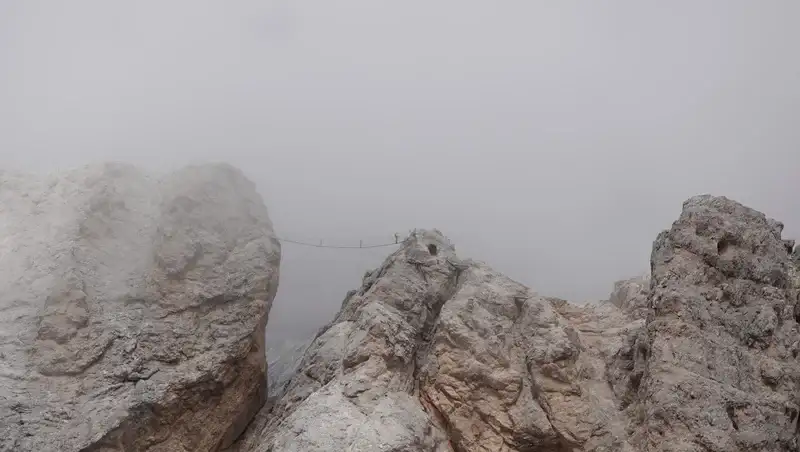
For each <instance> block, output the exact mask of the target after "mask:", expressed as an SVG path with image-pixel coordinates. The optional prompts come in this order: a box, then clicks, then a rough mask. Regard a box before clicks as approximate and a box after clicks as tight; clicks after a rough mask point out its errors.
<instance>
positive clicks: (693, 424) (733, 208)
mask: <svg viewBox="0 0 800 452" xmlns="http://www.w3.org/2000/svg"><path fill="white" fill-rule="evenodd" d="M782 228H783V225H782V224H781V223H779V222H777V221H774V220H770V219H768V218H767V217H765V216H764V215H763V214H762V213H760V212H757V211H755V210H753V209H750V208H748V207H745V206H743V205H741V204H738V203H736V202H734V201H731V200H729V199H726V198H722V197H712V196H707V195H704V196H698V197H694V198H691V199H689V200H688V201H686V202H685V203H684V206H683V212H682V213H681V215H680V218H679V219H678V220H677V221H676V222H675V223H674V224H673V225H672V228H671V229H670V230H668V231H664V232H663V233H662V234H660V235H659V236H658V238H657V239H656V241H655V243H654V246H653V254H652V260H651V267H652V278H653V281H652V282H653V283H652V293H651V294H650V306H651V313H650V315H649V316H648V321H647V325H646V330H645V331H644V332H643V334H642V335H640V336H639V337H638V338H637V339H636V340H635V341H634V344H633V345H632V350H633V351H634V353H633V355H635V357H634V360H636V361H639V363H638V365H637V364H636V363H635V364H634V367H636V368H637V369H639V372H640V374H641V376H640V377H637V378H635V379H632V380H631V384H632V385H634V387H633V388H631V390H632V391H634V392H635V393H636V394H637V395H636V398H637V400H635V401H634V402H633V404H632V405H631V407H629V412H630V415H631V417H632V419H633V421H634V422H635V423H636V424H635V426H636V427H635V429H634V432H633V436H632V438H631V441H632V442H633V443H634V444H636V447H637V450H641V451H643V452H650V451H664V452H666V451H669V452H700V451H704V452H705V451H731V452H744V451H763V452H777V451H787V452H788V451H796V450H798V431H799V430H798V413H800V406H798V399H797V398H798V388H799V387H800V386H799V385H800V365H798V361H797V357H798V352H800V347H799V344H798V338H800V336H798V325H797V321H796V320H797V319H796V316H795V312H796V311H795V303H796V300H797V289H798V288H797V287H796V285H795V284H796V283H794V282H793V281H792V276H793V271H794V270H793V269H792V266H791V265H790V255H789V253H790V251H791V246H792V243H791V242H789V241H785V240H783V239H782V238H781V230H782Z"/></svg>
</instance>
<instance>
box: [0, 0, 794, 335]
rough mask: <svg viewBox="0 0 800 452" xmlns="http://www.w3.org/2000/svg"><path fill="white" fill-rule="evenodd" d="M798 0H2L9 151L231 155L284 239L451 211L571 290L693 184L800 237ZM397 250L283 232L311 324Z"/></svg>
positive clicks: (274, 323) (282, 296)
mask: <svg viewBox="0 0 800 452" xmlns="http://www.w3.org/2000/svg"><path fill="white" fill-rule="evenodd" d="M798 20H800V2H796V1H793V0H785V1H780V0H774V1H771V2H752V1H734V0H717V1H705V2H692V1H676V2H668V3H667V2H663V3H662V2H658V3H656V2H642V1H633V0H630V1H623V0H619V1H603V2H537V1H524V2H523V1H507V2H478V1H471V0H469V1H463V0H462V1H459V2H455V1H439V2H417V1H405V2H375V1H366V0H365V1H353V0H342V1H337V2H322V1H306V0H297V1H291V2H290V1H274V0H264V1H258V2H255V1H238V2H218V1H197V0H193V1H172V2H155V1H144V2H125V3H121V2H108V1H100V0H96V1H95V0H93V1H73V2H52V1H32V0H25V1H21V0H18V1H14V0H9V1H4V2H0V165H2V166H3V167H5V168H13V169H19V170H26V171H48V170H54V169H59V168H68V167H74V166H79V165H82V164H85V163H90V162H97V161H103V160H118V161H127V162H132V163H135V164H138V165H143V166H146V167H149V168H154V169H158V170H167V169H170V168H174V167H177V166H181V165H184V164H188V163H199V162H207V161H227V162H230V163H232V164H234V165H236V166H238V167H240V168H242V170H243V171H244V172H245V173H246V174H247V175H248V177H250V178H251V179H252V180H253V181H254V182H255V183H256V184H257V186H258V188H259V190H260V192H261V193H262V195H263V197H264V199H265V202H266V203H267V205H268V207H269V209H270V213H271V216H272V219H273V222H274V223H275V227H276V231H277V232H278V234H279V235H281V236H283V237H286V238H290V239H296V240H307V241H311V242H318V241H319V240H323V241H324V242H325V243H329V244H344V245H357V244H358V243H359V241H361V240H363V241H364V243H365V244H374V243H381V242H386V241H392V240H393V235H394V233H396V232H397V233H407V231H408V230H409V229H411V228H431V227H435V228H438V229H440V230H441V231H443V232H444V233H445V234H446V235H448V237H450V238H451V240H452V241H453V242H454V243H455V245H456V247H457V250H459V252H460V254H461V255H462V256H464V257H472V258H476V259H480V260H484V261H486V262H488V263H490V264H491V265H493V266H494V267H495V268H497V269H498V270H501V271H503V272H505V273H507V274H508V275H509V276H511V277H513V278H515V279H517V280H519V281H521V282H524V283H526V284H528V285H530V286H532V287H533V288H534V289H536V290H537V291H539V292H540V293H543V294H547V295H554V296H560V297H563V298H567V299H571V300H574V301H577V302H580V301H584V300H589V299H601V298H604V297H606V296H607V295H608V293H609V291H610V290H611V286H612V283H613V282H614V281H615V280H618V279H622V278H626V277H630V276H634V275H636V274H638V273H641V272H643V271H646V270H647V269H648V259H649V254H650V247H651V244H652V240H653V239H654V238H655V236H656V234H657V233H658V232H659V231H660V230H662V229H665V228H667V227H669V225H670V223H671V222H672V221H673V220H674V219H675V218H676V217H677V215H678V213H679V212H680V208H681V203H682V202H683V201H684V200H685V199H686V198H688V197H689V196H692V195H695V194H699V193H712V194H718V195H725V196H728V197H730V198H733V199H736V200H738V201H740V202H743V203H745V204H747V205H750V206H752V207H755V208H757V209H759V210H761V211H763V212H765V213H767V214H768V215H770V216H772V217H775V218H777V219H779V220H782V221H784V222H785V223H786V226H787V227H786V229H785V231H784V236H786V237H800V206H798V198H797V193H798V184H797V174H798V170H800V152H798V143H799V142H800V127H798V126H797V125H798V118H800V59H798V58H797V55H798V48H797V46H798V43H800V27H797V23H798ZM391 250H392V248H391V247H389V248H378V249H372V250H336V249H333V250H330V249H316V248H304V247H299V246H296V245H292V244H285V245H284V247H283V252H284V254H283V264H282V270H281V284H280V290H279V294H278V298H277V299H276V301H275V304H274V306H273V310H272V313H271V316H270V325H269V327H268V336H271V337H273V338H275V339H281V338H300V337H304V336H307V335H309V334H313V332H314V331H315V330H316V329H317V328H318V327H319V326H320V324H322V323H324V322H326V321H327V320H329V319H330V318H331V316H332V315H333V314H334V313H335V312H336V310H338V308H339V305H340V303H341V300H342V298H343V297H344V295H345V293H346V291H347V290H349V289H351V288H356V287H357V286H358V285H359V284H360V279H361V276H362V275H363V273H364V271H365V270H367V269H369V268H372V267H374V266H376V265H378V264H379V263H380V262H381V261H382V260H383V258H384V257H385V256H386V255H387V254H388V253H389V252H391Z"/></svg>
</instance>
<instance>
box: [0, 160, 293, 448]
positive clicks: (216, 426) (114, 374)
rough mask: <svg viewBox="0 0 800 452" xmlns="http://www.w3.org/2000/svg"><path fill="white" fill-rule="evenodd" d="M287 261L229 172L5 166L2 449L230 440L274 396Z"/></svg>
mask: <svg viewBox="0 0 800 452" xmlns="http://www.w3.org/2000/svg"><path fill="white" fill-rule="evenodd" d="M279 259H280V248H279V245H278V243H277V242H276V241H275V240H274V238H273V233H272V227H271V224H270V221H269V218H268V217H267V211H266V209H265V207H264V205H263V203H262V201H261V199H260V197H259V196H258V195H257V194H256V192H255V190H254V186H253V185H252V184H251V183H250V182H249V181H247V180H246V179H245V178H244V176H242V174H241V173H239V172H238V171H237V170H235V169H233V168H231V167H228V166H224V165H218V166H199V167H191V168H187V169H184V170H182V171H178V172H176V173H174V174H171V175H169V176H166V177H151V176H148V175H146V174H143V173H142V172H140V171H139V170H137V169H135V168H132V167H129V166H125V165H116V164H108V165H101V166H93V167H87V168H84V169H80V170H75V171H70V172H67V173H63V174H60V175H54V176H50V177H40V178H37V177H33V176H29V175H18V174H10V173H0V450H2V451H9V452H11V451H13V452H27V451H35V452H48V451H53V452H55V451H59V452H69V451H82V452H111V451H126V452H128V451H153V452H156V451H164V452H166V451H169V452H183V451H186V452H189V451H192V452H194V451H216V450H219V449H221V448H224V447H227V446H228V445H229V444H230V443H231V442H232V441H233V440H234V439H235V438H236V437H237V436H238V435H239V434H240V433H241V431H242V430H243V429H244V428H245V427H246V425H247V423H248V422H249V420H250V419H251V418H252V416H253V415H254V414H255V413H256V412H257V411H258V409H259V408H260V407H261V405H262V403H263V401H264V397H265V393H266V385H265V370H266V369H265V367H266V361H265V356H264V339H263V338H264V326H265V324H266V321H267V313H268V311H269V307H270V303H271V301H272V299H273V296H274V293H275V291H276V289H277V282H278V263H279Z"/></svg>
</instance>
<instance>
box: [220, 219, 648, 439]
mask: <svg viewBox="0 0 800 452" xmlns="http://www.w3.org/2000/svg"><path fill="white" fill-rule="evenodd" d="M629 323H630V320H629V319H628V317H627V316H625V315H624V314H623V313H622V312H621V311H619V310H618V309H616V308H615V307H614V306H612V305H610V304H606V306H604V307H597V308H596V309H594V310H591V311H583V310H580V308H578V307H575V306H572V305H570V304H569V303H566V302H554V301H552V300H550V299H547V298H544V297H540V296H539V295H537V294H536V293H534V292H532V291H531V290H530V289H528V288H527V287H525V286H523V285H521V284H519V283H517V282H515V281H512V280H511V279H509V278H507V277H505V276H503V275H502V274H500V273H498V272H496V271H494V270H492V269H491V268H490V267H488V266H486V265H485V264H482V263H479V262H474V261H462V260H461V259H459V258H458V257H457V256H456V255H455V253H454V249H453V246H452V244H450V243H449V242H448V241H447V240H446V239H445V238H444V236H442V235H441V233H439V232H436V231H418V233H417V234H416V235H412V236H411V237H410V238H409V239H408V240H406V241H405V242H404V243H403V245H402V246H401V248H400V249H399V250H397V252H395V253H394V254H392V255H391V256H390V257H389V258H388V259H387V260H386V262H385V263H384V264H383V265H382V266H381V267H380V268H378V269H376V270H374V271H372V272H368V273H367V274H366V275H365V277H364V281H363V284H362V286H361V288H360V289H358V290H354V291H352V292H350V293H349V294H348V296H347V297H346V298H345V301H344V303H343V305H342V309H341V311H340V312H339V314H338V315H337V316H336V318H335V319H334V321H333V322H332V323H331V324H329V325H328V326H327V327H326V328H323V330H322V331H321V332H320V334H319V335H318V336H317V337H316V338H315V340H314V341H313V342H312V343H311V345H310V346H309V347H308V349H307V351H306V354H305V357H304V358H303V360H302V362H301V363H300V366H299V371H298V372H297V373H296V374H295V376H294V377H293V378H292V379H291V381H290V382H289V383H288V385H287V388H286V391H285V393H284V394H283V395H282V397H281V398H280V400H278V401H277V402H276V403H275V405H274V406H272V407H268V408H265V409H264V410H262V412H261V413H260V414H259V416H258V417H257V419H256V421H255V422H254V423H253V424H252V425H251V426H250V428H248V431H247V432H246V433H245V435H244V436H243V438H241V440H240V441H239V442H238V443H237V444H235V445H234V448H233V450H236V451H241V452H244V451H247V452H250V451H258V452H266V451H271V452H280V451H299V450H302V451H308V452H313V451H330V450H349V451H373V450H385V451H398V452H399V451H411V450H414V451H440V452H444V451H488V450H491V451H506V452H513V451H536V450H542V451H544V450H557V451H566V450H573V449H576V450H579V449H580V448H581V447H583V448H585V450H597V451H599V450H604V449H602V448H603V447H607V448H614V447H618V449H605V450H629V449H626V447H628V446H627V445H626V443H625V438H624V434H625V432H624V425H625V420H624V419H623V418H621V417H620V415H619V413H618V410H617V408H616V406H615V403H614V401H613V397H614V395H613V393H612V392H611V390H610V389H609V387H608V384H607V383H606V381H605V380H606V378H607V377H606V375H605V358H606V355H608V354H611V353H613V352H614V351H616V349H618V348H619V347H620V346H621V345H622V338H624V333H625V332H626V331H627V329H626V325H628V324H629ZM640 326H641V321H638V323H630V325H629V328H636V327H640ZM615 344H616V345H615Z"/></svg>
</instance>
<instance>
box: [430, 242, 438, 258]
mask: <svg viewBox="0 0 800 452" xmlns="http://www.w3.org/2000/svg"><path fill="white" fill-rule="evenodd" d="M428 252H429V253H431V256H436V255H437V254H438V253H439V249H438V248H436V245H434V244H433V243H431V244H430V245H428Z"/></svg>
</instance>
